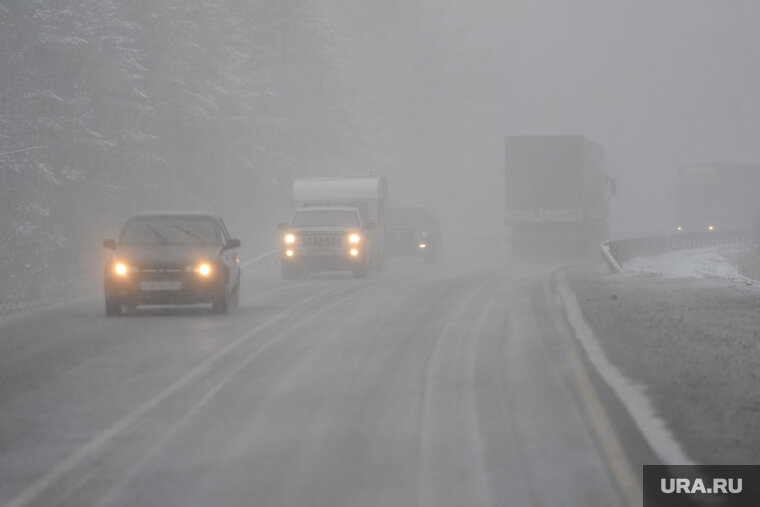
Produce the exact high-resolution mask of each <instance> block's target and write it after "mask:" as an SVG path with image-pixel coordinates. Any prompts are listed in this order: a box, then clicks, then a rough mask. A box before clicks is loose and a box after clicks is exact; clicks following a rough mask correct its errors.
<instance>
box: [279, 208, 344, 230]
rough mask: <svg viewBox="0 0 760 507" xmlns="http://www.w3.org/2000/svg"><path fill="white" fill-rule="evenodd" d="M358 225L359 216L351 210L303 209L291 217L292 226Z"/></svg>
mask: <svg viewBox="0 0 760 507" xmlns="http://www.w3.org/2000/svg"><path fill="white" fill-rule="evenodd" d="M311 226H331V227H358V226H359V217H358V216H357V215H356V212H355V211H352V210H303V211H297V212H296V214H295V216H294V217H293V227H311Z"/></svg>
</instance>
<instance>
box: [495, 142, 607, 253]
mask: <svg viewBox="0 0 760 507" xmlns="http://www.w3.org/2000/svg"><path fill="white" fill-rule="evenodd" d="M505 156H506V173H505V179H504V182H505V194H506V207H505V213H506V216H505V219H506V225H507V229H508V230H507V238H508V241H509V243H510V245H511V247H512V251H513V252H514V253H518V254H519V253H525V252H530V253H540V252H557V251H571V252H586V251H588V250H589V248H590V247H592V246H593V245H598V244H599V242H601V241H602V240H604V239H606V236H607V233H608V224H607V215H608V201H609V199H610V198H611V197H612V195H613V194H614V192H615V180H614V179H613V178H611V177H610V176H608V175H607V174H606V173H605V171H604V162H603V159H604V150H603V148H602V147H601V146H600V145H598V144H596V143H594V142H592V141H590V140H589V139H587V138H585V137H583V136H580V135H554V136H507V137H506V138H505Z"/></svg>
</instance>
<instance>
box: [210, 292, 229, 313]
mask: <svg viewBox="0 0 760 507" xmlns="http://www.w3.org/2000/svg"><path fill="white" fill-rule="evenodd" d="M228 307H229V298H228V296H227V291H225V292H224V293H223V294H222V295H221V296H218V297H216V298H214V300H213V301H212V302H211V309H212V310H213V311H214V313H227V308H228Z"/></svg>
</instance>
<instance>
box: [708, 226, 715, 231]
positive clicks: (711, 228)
mask: <svg viewBox="0 0 760 507" xmlns="http://www.w3.org/2000/svg"><path fill="white" fill-rule="evenodd" d="M707 230H708V231H714V230H715V226H714V225H708V226H707Z"/></svg>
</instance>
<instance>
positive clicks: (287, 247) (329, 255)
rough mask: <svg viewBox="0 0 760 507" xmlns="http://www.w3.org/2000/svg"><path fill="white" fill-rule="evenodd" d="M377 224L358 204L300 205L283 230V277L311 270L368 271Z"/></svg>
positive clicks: (296, 275)
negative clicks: (367, 219) (366, 217)
mask: <svg viewBox="0 0 760 507" xmlns="http://www.w3.org/2000/svg"><path fill="white" fill-rule="evenodd" d="M373 228H374V225H373V224H371V223H370V224H368V223H365V222H364V221H363V218H362V216H361V214H360V213H359V211H358V210H357V209H356V208H349V207H338V206H333V207H316V206H315V207H310V208H299V209H297V210H296V211H295V213H294V214H293V218H292V219H291V221H290V224H289V225H286V224H281V226H280V229H282V230H283V231H284V233H285V234H284V236H283V249H282V260H281V266H282V277H283V278H284V279H286V280H290V279H293V278H299V277H301V276H305V275H307V274H308V273H309V272H311V271H351V272H352V273H353V274H354V276H355V277H357V278H362V277H364V276H365V275H366V273H367V269H368V267H369V262H370V257H369V253H368V250H367V246H368V236H369V233H371V231H372V230H373Z"/></svg>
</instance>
